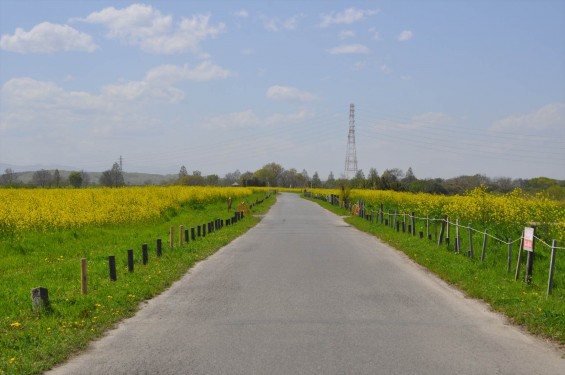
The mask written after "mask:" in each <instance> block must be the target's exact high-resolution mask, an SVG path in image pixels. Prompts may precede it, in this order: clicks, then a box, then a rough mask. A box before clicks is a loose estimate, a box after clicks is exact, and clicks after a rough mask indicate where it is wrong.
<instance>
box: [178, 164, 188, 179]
mask: <svg viewBox="0 0 565 375" xmlns="http://www.w3.org/2000/svg"><path fill="white" fill-rule="evenodd" d="M185 176H188V172H187V170H186V167H185V166H184V165H183V166H182V167H180V171H179V180H180V179H181V178H183V177H185Z"/></svg>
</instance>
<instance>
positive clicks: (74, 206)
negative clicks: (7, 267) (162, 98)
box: [0, 186, 252, 236]
mask: <svg viewBox="0 0 565 375" xmlns="http://www.w3.org/2000/svg"><path fill="white" fill-rule="evenodd" d="M250 194H252V190H251V189H247V188H241V187H238V188H231V187H221V188H220V187H192V186H190V187H189V186H169V187H157V186H151V187H124V188H117V189H111V188H93V189H0V236H1V235H13V234H15V233H19V232H22V231H29V230H32V231H48V230H54V229H71V228H80V227H83V226H86V225H105V224H124V223H133V222H140V221H143V220H148V219H152V218H156V217H159V215H161V214H162V212H163V211H164V210H166V209H167V208H170V207H178V206H179V205H180V204H181V203H183V202H194V201H196V202H211V201H215V200H218V199H226V200H227V198H228V197H232V198H234V199H235V198H239V197H244V196H248V195H250Z"/></svg>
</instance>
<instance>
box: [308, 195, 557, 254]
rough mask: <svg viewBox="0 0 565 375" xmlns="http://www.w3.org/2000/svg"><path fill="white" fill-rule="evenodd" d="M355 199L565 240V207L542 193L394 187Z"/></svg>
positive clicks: (353, 197)
mask: <svg viewBox="0 0 565 375" xmlns="http://www.w3.org/2000/svg"><path fill="white" fill-rule="evenodd" d="M310 191H312V192H313V193H315V194H322V195H328V194H336V195H340V194H342V192H341V190H335V189H334V190H327V189H313V190H310ZM349 194H350V195H349V199H350V201H351V202H357V201H358V200H363V201H365V203H366V205H367V207H369V208H371V209H373V210H378V208H379V207H380V205H381V204H382V205H383V206H384V210H385V213H386V211H387V210H391V211H394V210H395V209H398V212H399V213H411V212H415V214H416V216H419V217H427V216H429V217H430V218H441V217H443V215H447V216H448V217H449V219H450V220H452V221H455V219H459V220H460V222H462V223H465V225H466V224H467V223H471V224H472V226H473V227H474V228H476V229H489V230H493V231H496V233H498V234H499V235H501V236H512V237H515V236H516V235H517V234H519V233H520V232H521V230H522V229H523V228H524V226H528V225H536V226H537V230H536V233H538V231H539V232H540V233H543V235H544V237H545V238H546V239H547V240H550V239H556V240H557V241H558V242H560V243H563V241H564V240H565V207H563V205H562V204H560V203H559V202H557V201H553V200H550V199H549V198H547V197H546V196H544V195H542V194H538V195H536V196H533V197H531V196H527V195H525V194H524V193H523V192H522V191H521V190H520V189H515V190H514V191H512V192H510V193H508V194H503V195H495V194H491V193H489V192H488V191H487V189H486V187H484V186H480V187H477V188H475V189H474V190H472V191H470V192H468V193H467V194H466V195H461V196H460V195H455V196H444V195H433V194H426V193H406V192H396V191H390V190H356V189H353V190H351V191H350V193H349Z"/></svg>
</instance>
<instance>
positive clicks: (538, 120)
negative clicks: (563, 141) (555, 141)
mask: <svg viewBox="0 0 565 375" xmlns="http://www.w3.org/2000/svg"><path fill="white" fill-rule="evenodd" d="M529 129H535V130H545V129H562V130H563V129H565V103H552V104H547V105H545V106H543V107H541V108H539V109H537V110H535V111H533V112H530V113H527V114H523V115H513V116H509V117H506V118H503V119H501V120H498V121H495V122H494V123H493V125H492V127H491V130H495V131H497V130H506V131H520V130H529Z"/></svg>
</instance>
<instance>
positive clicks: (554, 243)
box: [547, 240, 557, 297]
mask: <svg viewBox="0 0 565 375" xmlns="http://www.w3.org/2000/svg"><path fill="white" fill-rule="evenodd" d="M556 252H557V241H556V240H553V241H552V243H551V261H550V262H549V276H548V278H547V297H549V295H550V294H551V289H552V288H553V272H554V271H555V253H556Z"/></svg>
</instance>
